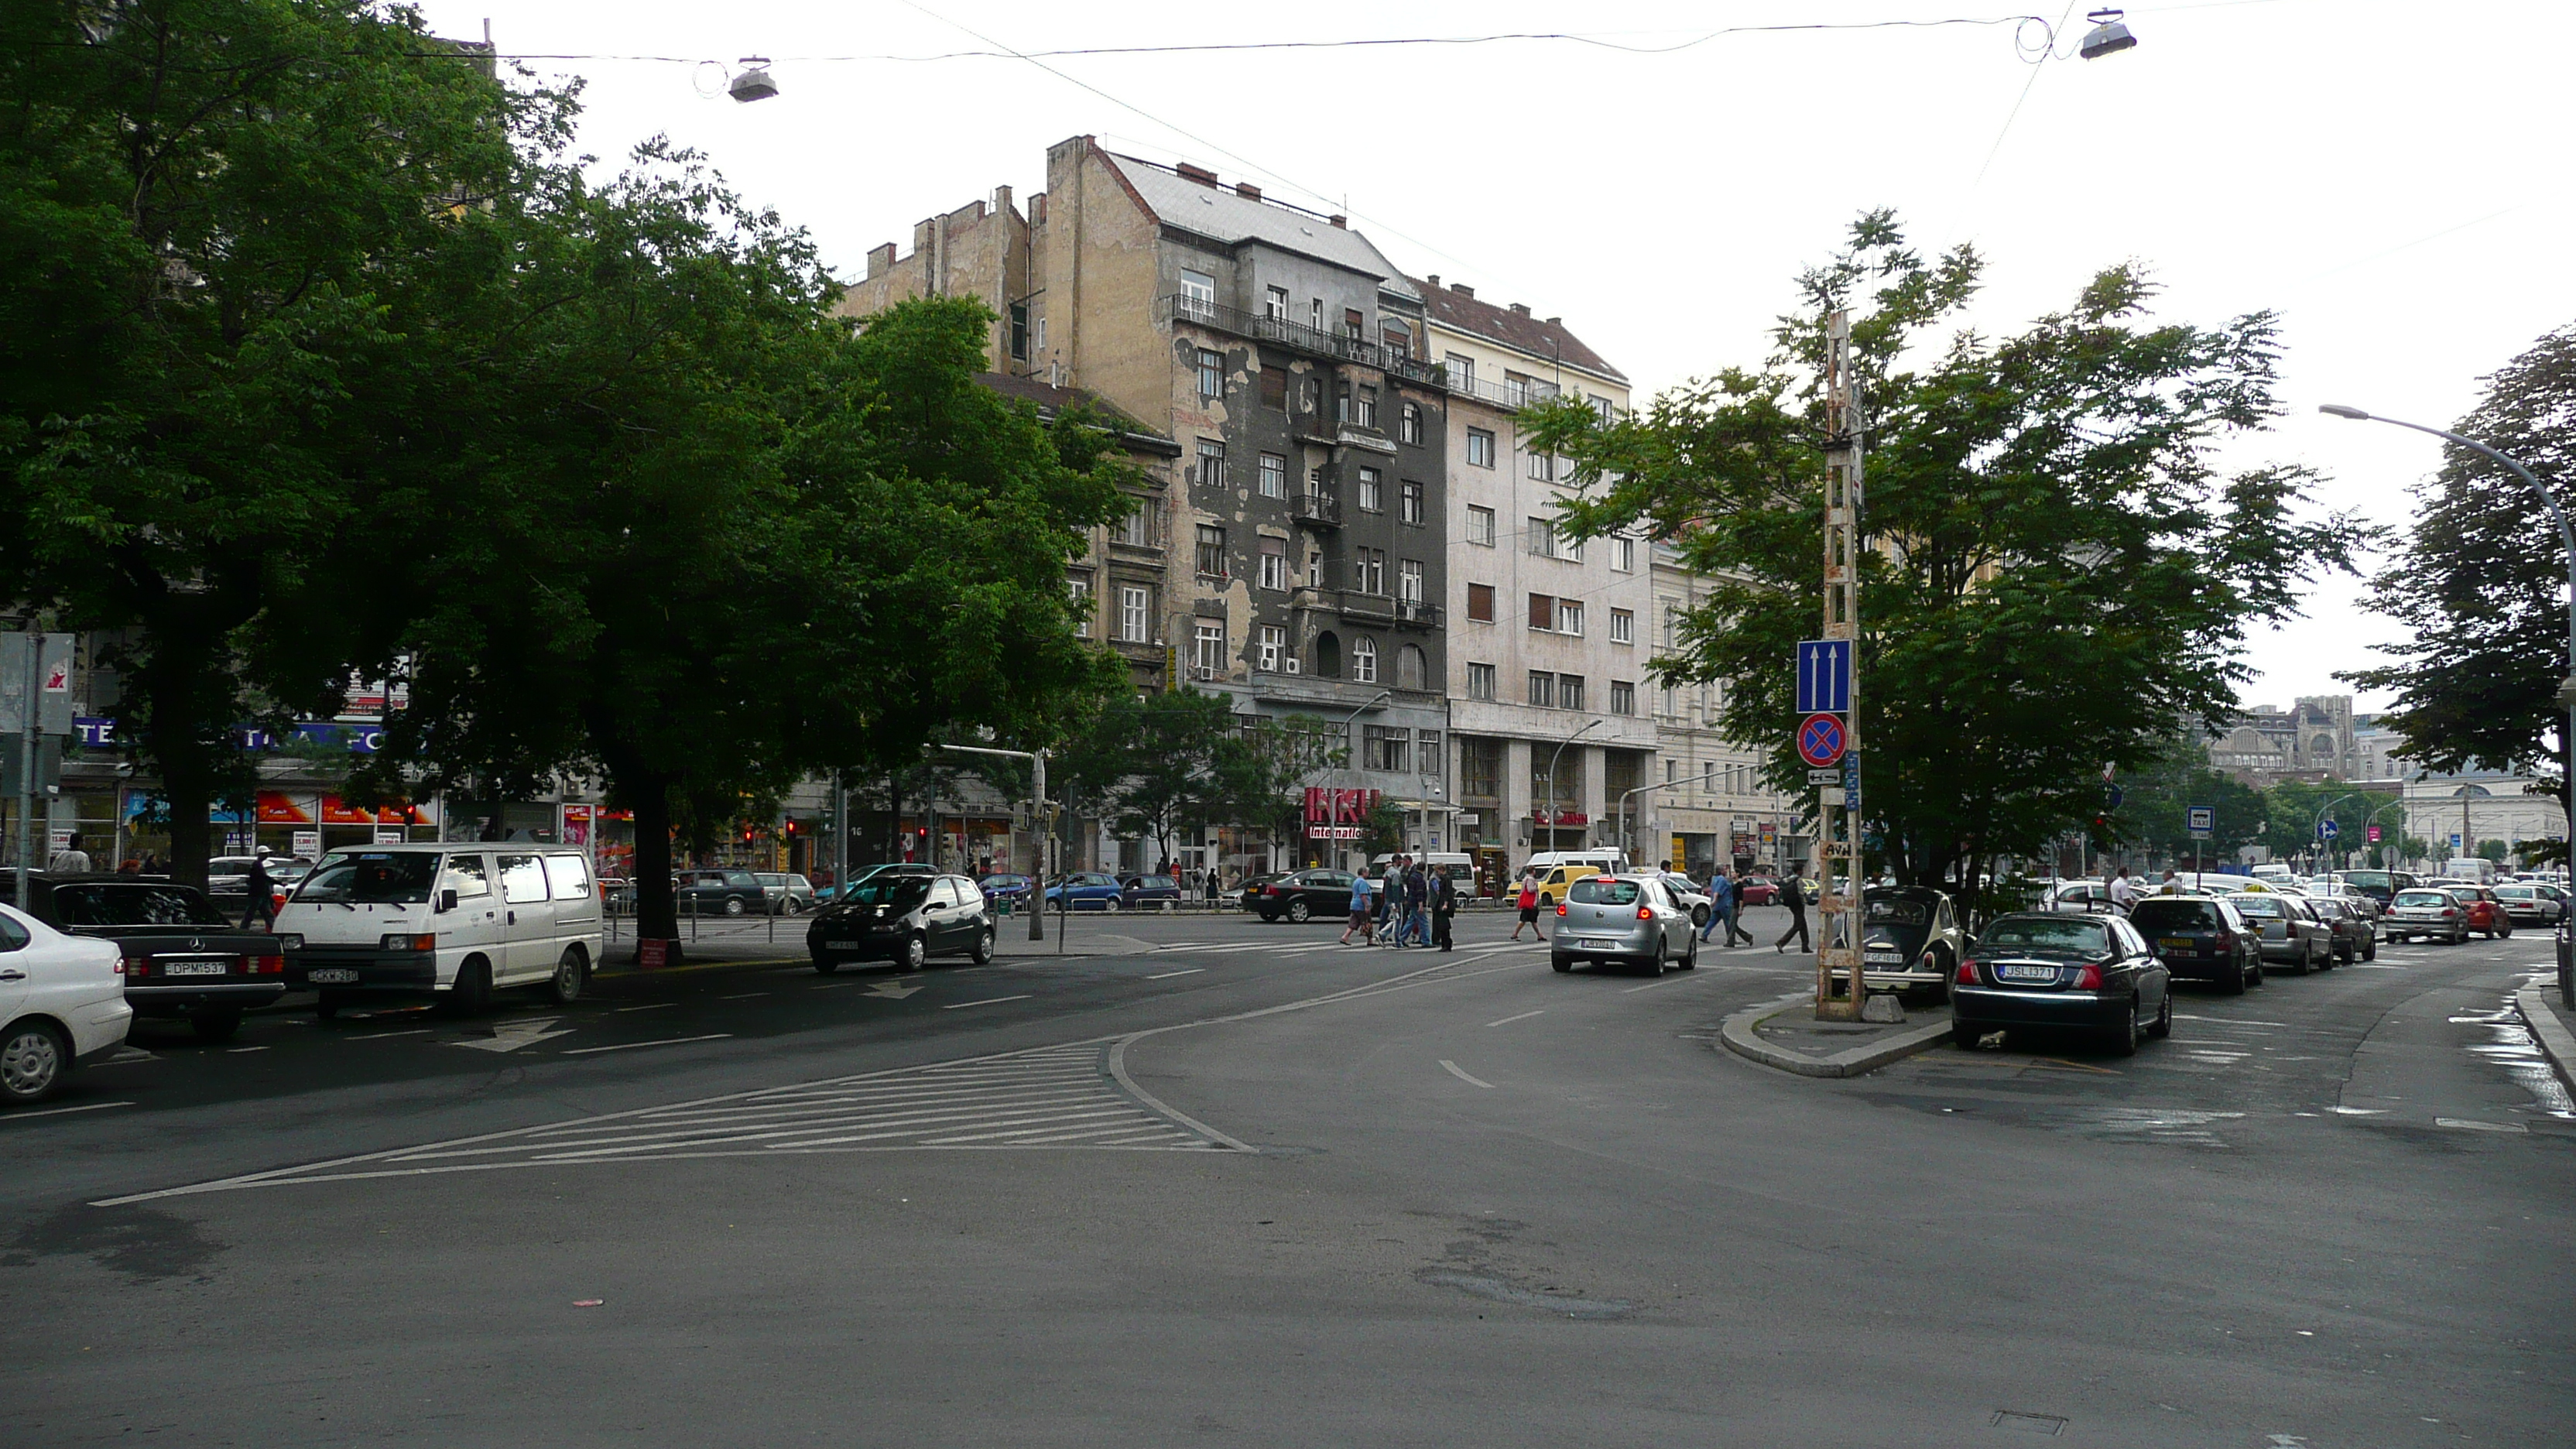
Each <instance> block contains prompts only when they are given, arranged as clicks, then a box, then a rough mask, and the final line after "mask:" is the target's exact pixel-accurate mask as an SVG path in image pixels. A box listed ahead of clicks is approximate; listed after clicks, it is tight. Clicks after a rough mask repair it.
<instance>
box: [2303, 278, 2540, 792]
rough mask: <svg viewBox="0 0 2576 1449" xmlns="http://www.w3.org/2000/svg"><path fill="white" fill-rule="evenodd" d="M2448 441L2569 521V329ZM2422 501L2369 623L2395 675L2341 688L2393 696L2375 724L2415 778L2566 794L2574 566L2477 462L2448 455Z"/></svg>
mask: <svg viewBox="0 0 2576 1449" xmlns="http://www.w3.org/2000/svg"><path fill="white" fill-rule="evenodd" d="M2451 431H2453V432H2456V433H2461V434H2464V435H2466V436H2468V437H2472V438H2476V439H2478V440H2479V441H2480V442H2483V443H2485V444H2487V445H2488V446H2489V447H2491V448H2495V449H2496V450H2498V451H2500V452H2503V453H2505V454H2507V455H2509V456H2511V457H2514V458H2517V459H2519V460H2521V462H2522V464H2523V466H2525V467H2527V468H2529V469H2531V471H2532V472H2533V473H2534V474H2536V475H2538V476H2539V478H2540V480H2541V483H2542V484H2543V485H2544V486H2546V487H2548V488H2550V489H2551V490H2552V491H2553V493H2554V494H2555V495H2556V497H2557V499H2558V505H2559V507H2560V508H2562V509H2569V510H2576V325H2571V326H2566V327H2561V328H2558V329H2557V330H2555V331H2553V332H2551V333H2549V334H2548V335H2547V336H2544V337H2542V338H2541V339H2540V340H2539V341H2537V342H2535V343H2533V344H2532V345H2531V347H2530V348H2529V349H2528V350H2526V351H2525V352H2523V353H2522V355H2521V356H2519V357H2516V358H2514V359H2513V360H2512V361H2511V362H2509V363H2506V364H2505V365H2504V366H2503V367H2502V368H2500V369H2498V370H2497V371H2496V373H2495V374H2494V375H2493V376H2492V377H2489V378H2488V379H2486V394H2485V396H2484V397H2482V398H2481V399H2480V400H2479V402H2478V405H2477V407H2476V408H2474V409H2472V410H2471V411H2470V413H2469V415H2468V416H2467V417H2465V418H2462V419H2460V420H2459V422H2457V423H2455V424H2453V425H2452V429H2451ZM2442 447H2443V452H2442V467H2441V470H2440V471H2439V472H2437V473H2436V474H2434V475H2433V477H2432V478H2431V479H2429V480H2427V481H2426V482H2425V483H2423V484H2422V485H2420V486H2419V487H2417V488H2416V489H2415V500H2416V508H2415V513H2414V522H2413V524H2412V525H2411V528H2410V531H2409V535H2408V537H2407V539H2406V545H2405V547H2403V548H2401V549H2398V550H2396V551H2395V552H2394V553H2392V554H2391V556H2390V559H2389V563H2388V566H2387V567H2386V568H2385V569H2383V570H2382V571H2381V572H2380V574H2379V576H2378V578H2377V579H2376V580H2375V585H2376V587H2375V590H2374V593H2373V597H2372V600H2371V603H2372V607H2373V608H2375V609H2376V610H2377V611H2378V612H2379V613H2381V614H2383V615H2385V616H2387V617H2388V618H2389V619H2391V620H2393V621H2394V622H2396V623H2397V624H2398V625H2399V626H2400V633H2399V636H2398V638H2396V639H2395V640H2393V641H2391V642H2389V643H2387V644H2384V645H2382V646H2381V652H2383V653H2385V654H2388V655H2391V656H2393V657H2394V658H2395V660H2396V662H2395V663H2392V664H2388V665H2384V666H2381V667H2378V668H2374V669H2358V670H2354V671H2352V672H2350V673H2348V674H2345V675H2343V676H2342V677H2343V678H2344V679H2346V680H2349V681H2350V682H2352V683H2353V684H2356V685H2358V686H2360V687H2361V688H2364V689H2378V690H2390V691H2393V692H2394V694H2395V700H2394V702H2393V703H2392V704H2391V705H2390V707H2389V708H2388V710H2387V711H2386V712H2384V713H2383V714H2382V715H2381V716H2380V722H2381V724H2383V725H2384V726H2385V727H2387V728H2389V729H2392V730H2395V731H2396V732H2397V733H2398V735H2399V736H2401V737H2402V738H2403V739H2404V741H2405V744H2404V745H2403V746H2402V748H2401V753H2402V754H2403V755H2404V756H2405V757H2406V758H2407V759H2408V760H2409V761H2410V762H2412V763H2415V764H2418V765H2421V766H2423V767H2424V768H2426V769H2430V770H2435V771H2449V770H2464V769H2469V768H2472V767H2475V766H2481V765H2483V766H2489V767H2493V768H2497V769H2507V770H2521V769H2525V768H2529V767H2531V766H2533V765H2535V764H2539V763H2543V762H2550V763H2554V764H2555V765H2556V766H2557V775H2556V779H2555V781H2554V784H2555V786H2556V793H2557V794H2558V796H2559V803H2560V804H2561V805H2562V806H2565V805H2567V804H2568V803H2569V798H2570V797H2569V795H2568V793H2567V765H2566V759H2567V749H2568V740H2567V738H2566V736H2567V710H2566V707H2565V706H2564V705H2562V704H2560V703H2559V702H2558V698H2557V695H2558V687H2559V684H2560V682H2561V681H2562V680H2564V679H2565V678H2566V677H2567V676H2568V674H2569V673H2570V672H2576V665H2571V663H2570V661H2569V660H2568V658H2567V603H2568V601H2567V556H2566V550H2565V546H2564V544H2563V543H2562V542H2561V540H2560V539H2559V536H2558V531H2557V529H2556V528H2555V527H2554V526H2552V524H2551V523H2550V521H2549V519H2548V517H2547V516H2546V515H2545V514H2544V513H2543V512H2542V511H2541V509H2540V505H2539V501H2538V500H2537V499H2535V498H2533V497H2532V496H2531V489H2530V485H2528V484H2526V483H2524V482H2523V481H2522V480H2521V479H2520V478H2518V477H2516V476H2515V475H2514V474H2513V473H2512V472H2511V471H2510V470H2509V469H2506V468H2504V467H2503V466H2501V465H2499V464H2497V463H2496V462H2495V461H2494V460H2492V459H2490V458H2488V457H2487V456H2486V455H2484V454H2482V453H2477V452H2473V451H2471V450H2469V449H2467V448H2462V447H2458V446H2456V445H2453V444H2450V443H2445V444H2443V445H2442Z"/></svg>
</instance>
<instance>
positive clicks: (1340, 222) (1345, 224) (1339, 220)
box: [1325, 216, 1351, 231]
mask: <svg viewBox="0 0 2576 1449" xmlns="http://www.w3.org/2000/svg"><path fill="white" fill-rule="evenodd" d="M1325 220H1326V221H1329V222H1331V223H1332V224H1333V225H1335V226H1338V227H1340V228H1342V229H1343V230H1344V231H1348V230H1350V226H1351V219H1350V218H1349V217H1347V216H1330V217H1326V218H1325Z"/></svg>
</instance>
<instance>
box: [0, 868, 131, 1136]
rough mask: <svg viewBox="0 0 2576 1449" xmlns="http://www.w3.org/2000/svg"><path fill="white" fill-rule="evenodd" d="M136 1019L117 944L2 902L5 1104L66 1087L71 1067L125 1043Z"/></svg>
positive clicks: (0, 1063)
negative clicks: (87, 937)
mask: <svg viewBox="0 0 2576 1449" xmlns="http://www.w3.org/2000/svg"><path fill="white" fill-rule="evenodd" d="M133 1020H134V1008H133V1007H130V1006H128V1005H126V1004H125V975H124V963H123V962H122V961H120V960H119V959H118V957H117V954H116V946H115V943H113V942H110V941H89V940H83V939H81V938H80V937H78V936H66V935H64V934H63V933H62V932H60V931H57V930H55V929H54V928H53V927H51V926H48V925H46V924H45V923H44V922H42V921H39V920H37V919H36V918H35V917H33V916H29V915H25V914H23V913H21V912H19V911H16V910H13V909H11V908H10V907H7V906H0V1103H6V1104H8V1105H10V1106H24V1105H26V1104H27V1103H30V1102H41V1101H43V1100H45V1099H46V1098H47V1097H50V1096H52V1095H53V1094H54V1093H56V1092H58V1091H60V1090H62V1085H63V1082H64V1080H65V1079H66V1078H68V1077H69V1076H70V1075H71V1074H72V1070H73V1068H75V1067H77V1066H79V1065H80V1064H81V1063H83V1062H88V1061H94V1060H96V1059H98V1058H100V1057H103V1056H106V1055H107V1054H108V1053H110V1052H112V1051H115V1050H116V1049H117V1048H118V1047H120V1046H123V1045H124V1044H125V1028H126V1027H127V1025H129V1024H130V1023H131V1022H132V1021H133Z"/></svg>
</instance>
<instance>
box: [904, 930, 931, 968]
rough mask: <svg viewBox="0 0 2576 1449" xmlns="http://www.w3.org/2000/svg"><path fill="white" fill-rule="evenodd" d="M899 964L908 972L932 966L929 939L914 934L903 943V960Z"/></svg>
mask: <svg viewBox="0 0 2576 1449" xmlns="http://www.w3.org/2000/svg"><path fill="white" fill-rule="evenodd" d="M899 964H900V965H901V966H902V967H903V969H904V970H906V971H918V970H920V969H921V968H922V967H924V966H926V965H928V964H930V940H929V938H928V937H926V936H923V935H922V934H921V933H919V932H917V931H916V932H914V933H913V935H912V937H911V939H909V940H907V941H905V942H904V943H903V960H902V961H901V962H900V963H899Z"/></svg>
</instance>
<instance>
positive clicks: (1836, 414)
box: [1797, 310, 1868, 1021]
mask: <svg viewBox="0 0 2576 1449" xmlns="http://www.w3.org/2000/svg"><path fill="white" fill-rule="evenodd" d="M1823 382H1824V394H1825V419H1824V421H1825V477H1824V488H1823V492H1824V498H1823V503H1824V514H1825V518H1824V523H1825V536H1824V540H1823V542H1824V609H1823V617H1822V618H1821V619H1820V620H1819V621H1818V622H1819V623H1820V624H1821V625H1822V627H1821V628H1820V629H1819V630H1818V632H1819V633H1820V634H1822V635H1823V636H1824V637H1822V638H1819V639H1807V640H1802V641H1800V643H1799V645H1798V661H1797V662H1798V690H1797V695H1798V709H1799V712H1800V713H1802V714H1803V715H1805V716H1806V718H1805V719H1804V720H1803V721H1801V723H1800V725H1799V729H1798V736H1799V740H1798V748H1799V754H1800V757H1801V758H1803V759H1805V760H1806V761H1807V762H1808V764H1809V765H1810V766H1821V765H1827V764H1831V763H1833V762H1834V761H1836V760H1839V761H1841V763H1842V767H1843V779H1842V785H1841V787H1840V788H1839V789H1838V788H1836V787H1834V786H1832V785H1820V786H1819V787H1818V788H1817V793H1816V843H1815V852H1816V853H1815V862H1816V883H1817V886H1818V887H1819V891H1818V899H1817V902H1816V915H1817V924H1818V925H1819V926H1820V927H1821V928H1822V930H1821V933H1820V936H1819V939H1818V940H1817V942H1816V1015H1817V1016H1818V1017H1819V1018H1823V1019H1838V1020H1842V1021H1857V1020H1859V1019H1860V1015H1861V1007H1862V1005H1863V1004H1864V1002H1865V1001H1866V1000H1867V997H1868V991H1867V989H1866V988H1865V987H1864V986H1863V984H1862V982H1861V970H1862V965H1861V962H1862V956H1861V939H1860V937H1861V919H1860V907H1861V869H1862V865H1863V859H1862V849H1863V845H1864V836H1865V833H1866V832H1865V831H1864V830H1863V828H1862V826H1861V814H1860V748H1861V738H1860V714H1859V706H1860V678H1859V675H1860V669H1859V657H1860V553H1861V548H1862V542H1861V532H1860V515H1861V415H1860V388H1859V386H1858V380H1857V378H1856V377H1855V376H1854V373H1853V358H1852V341H1851V314H1850V313H1848V312H1844V311H1840V310H1836V311H1834V312H1832V313H1830V314H1829V315H1827V317H1826V318H1825V375H1824V378H1823ZM1838 715H1839V716H1841V717H1842V718H1841V719H1839V720H1835V718H1834V717H1835V716H1838ZM1828 720H1831V721H1834V722H1835V724H1836V725H1838V728H1837V729H1836V730H1834V731H1832V735H1834V736H1838V737H1828V735H1827V732H1826V731H1825V730H1824V729H1823V728H1822V727H1821V726H1820V724H1819V721H1828ZM1811 731H1812V732H1814V733H1815V735H1816V738H1815V739H1814V740H1812V741H1810V739H1809V734H1810V732H1811ZM1811 745H1812V746H1813V747H1814V748H1816V749H1818V750H1819V751H1821V750H1824V749H1828V748H1829V749H1830V751H1831V753H1830V754H1822V755H1819V754H1815V753H1810V752H1809V751H1810V748H1811Z"/></svg>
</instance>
